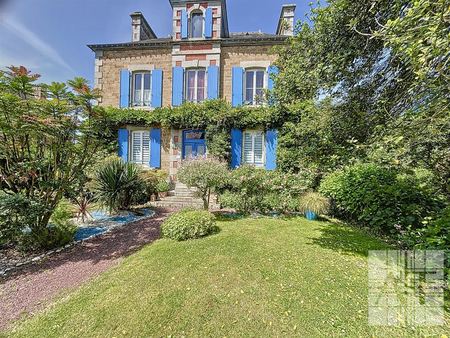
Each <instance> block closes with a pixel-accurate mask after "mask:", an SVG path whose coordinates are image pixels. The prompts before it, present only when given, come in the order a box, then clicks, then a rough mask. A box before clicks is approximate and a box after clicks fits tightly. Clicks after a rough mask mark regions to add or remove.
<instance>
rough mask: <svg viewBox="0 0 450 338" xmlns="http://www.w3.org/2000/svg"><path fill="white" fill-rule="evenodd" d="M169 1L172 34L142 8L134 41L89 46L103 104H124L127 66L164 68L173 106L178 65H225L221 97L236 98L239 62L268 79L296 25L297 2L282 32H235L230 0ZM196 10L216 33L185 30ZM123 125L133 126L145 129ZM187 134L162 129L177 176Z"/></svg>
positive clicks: (167, 102)
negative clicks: (159, 31) (156, 29)
mask: <svg viewBox="0 0 450 338" xmlns="http://www.w3.org/2000/svg"><path fill="white" fill-rule="evenodd" d="M169 2H170V4H171V5H172V22H173V33H172V36H171V37H170V38H162V39H161V38H157V37H156V35H155V34H154V33H153V30H152V29H151V27H150V25H149V24H148V23H147V21H146V20H145V18H144V17H143V15H142V13H140V12H135V13H132V14H131V18H132V25H131V33H132V34H131V35H132V41H131V42H127V43H119V44H103V45H91V46H89V47H90V48H91V49H92V50H93V51H94V52H95V87H96V88H98V89H99V90H100V91H101V95H102V98H101V99H100V100H99V104H100V105H102V106H112V107H119V106H121V71H122V70H124V69H126V70H128V72H129V73H130V74H132V73H133V72H136V71H150V72H151V71H153V70H156V69H158V70H162V74H163V76H162V95H161V96H162V100H161V103H162V104H161V105H162V106H171V105H172V102H173V83H172V78H173V76H174V75H173V74H174V73H173V70H174V69H175V68H177V67H178V68H179V67H182V68H183V69H185V70H186V69H191V68H203V69H205V70H206V69H208V67H211V66H213V67H219V71H218V74H219V78H218V79H217V82H218V96H219V98H222V99H224V100H226V101H228V102H230V103H231V101H232V94H233V93H232V91H233V88H232V87H233V86H232V84H233V78H232V73H233V67H241V68H242V69H244V70H245V69H249V68H258V69H265V70H266V72H267V73H266V75H265V79H264V80H265V83H266V84H267V83H268V81H269V75H268V69H269V67H270V66H271V65H273V63H274V62H275V60H276V58H277V55H276V50H275V48H274V47H276V46H279V45H283V44H284V43H285V41H286V36H288V35H292V29H290V28H292V27H287V28H288V29H285V28H286V25H285V21H286V20H287V21H288V23H290V24H292V22H293V11H294V10H295V6H293V5H289V6H287V7H286V6H284V7H283V9H282V12H281V16H280V21H279V24H278V28H277V33H276V34H265V33H261V32H258V33H235V34H230V33H229V31H228V17H227V10H226V1H225V0H210V1H208V0H206V1H193V0H188V1H184V0H169ZM193 13H197V14H199V13H201V14H202V15H203V16H204V27H206V25H208V24H210V25H211V26H210V31H209V33H208V34H211V36H208V37H206V35H205V36H204V37H203V38H196V39H193V38H190V37H189V36H190V35H188V36H184V35H183V34H186V30H187V28H186V27H184V30H183V28H182V25H183V23H184V24H185V25H186V24H188V25H190V20H191V19H190V18H191V16H192V14H193ZM208 20H209V23H208V22H207V21H208ZM189 27H190V26H189ZM189 29H190V28H189ZM204 29H206V28H204ZM183 31H184V33H183ZM206 85H208V83H206ZM183 86H186V84H183ZM136 109H145V110H148V113H149V114H151V110H152V108H151V107H145V108H136ZM123 127H124V128H127V129H128V130H130V131H131V130H135V129H136V128H140V126H123ZM182 138H183V131H182V130H169V129H162V131H161V169H162V170H165V171H167V172H168V173H169V174H170V175H171V178H172V179H174V180H176V174H177V171H178V168H179V166H180V164H181V160H182V150H183V140H182Z"/></svg>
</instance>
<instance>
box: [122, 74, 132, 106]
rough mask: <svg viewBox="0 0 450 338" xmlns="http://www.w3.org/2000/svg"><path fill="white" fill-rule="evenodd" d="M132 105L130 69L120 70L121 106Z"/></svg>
mask: <svg viewBox="0 0 450 338" xmlns="http://www.w3.org/2000/svg"><path fill="white" fill-rule="evenodd" d="M129 106H130V72H129V71H128V69H121V70H120V108H128V107H129Z"/></svg>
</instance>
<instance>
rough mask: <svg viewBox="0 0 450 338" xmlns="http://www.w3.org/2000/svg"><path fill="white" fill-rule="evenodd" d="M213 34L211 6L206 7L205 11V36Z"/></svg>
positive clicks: (209, 36) (208, 36)
mask: <svg viewBox="0 0 450 338" xmlns="http://www.w3.org/2000/svg"><path fill="white" fill-rule="evenodd" d="M212 35H213V14H212V8H207V9H206V12H205V38H207V39H209V38H212Z"/></svg>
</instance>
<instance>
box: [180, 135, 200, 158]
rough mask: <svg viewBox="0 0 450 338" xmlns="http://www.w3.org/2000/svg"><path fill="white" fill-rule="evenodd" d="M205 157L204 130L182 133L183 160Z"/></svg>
mask: <svg viewBox="0 0 450 338" xmlns="http://www.w3.org/2000/svg"><path fill="white" fill-rule="evenodd" d="M204 156H206V133H205V131H204V130H185V131H183V159H189V158H195V157H204Z"/></svg>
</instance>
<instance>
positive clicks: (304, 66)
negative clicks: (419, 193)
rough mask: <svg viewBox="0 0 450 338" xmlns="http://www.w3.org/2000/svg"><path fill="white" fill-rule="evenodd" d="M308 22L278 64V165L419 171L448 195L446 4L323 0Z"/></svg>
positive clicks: (434, 1) (407, 0) (437, 0)
mask: <svg viewBox="0 0 450 338" xmlns="http://www.w3.org/2000/svg"><path fill="white" fill-rule="evenodd" d="M310 20H311V24H306V23H305V24H302V25H299V26H298V28H297V34H296V36H294V37H293V38H292V39H291V40H290V43H289V45H288V46H287V47H285V48H282V49H281V51H280V58H279V60H278V62H277V64H278V67H279V69H280V72H279V75H278V76H277V78H276V79H275V83H276V86H275V94H276V97H277V100H278V102H279V103H280V106H281V107H280V109H282V110H283V111H285V112H287V113H286V119H285V121H287V123H286V124H285V125H284V127H283V128H282V130H281V135H280V165H281V166H282V167H283V168H291V169H294V170H301V169H302V167H306V168H308V169H311V168H312V169H314V170H316V171H317V173H318V175H319V176H320V174H321V173H323V172H326V171H328V170H330V169H336V167H337V168H339V167H341V166H343V165H345V164H350V163H352V162H353V161H354V160H355V157H356V158H357V159H363V160H365V161H375V162H380V161H381V162H382V163H383V164H386V165H389V166H395V167H401V168H402V169H406V170H412V169H416V168H424V169H427V170H429V171H431V172H432V173H433V174H434V175H435V176H436V177H437V178H438V179H439V182H440V183H439V187H440V189H441V191H442V192H444V193H446V194H447V196H449V198H450V188H449V187H448V180H449V176H448V175H449V174H448V173H449V163H450V155H449V154H450V144H449V139H450V137H449V136H450V134H449V129H450V128H449V127H450V113H449V109H448V108H449V99H450V93H449V91H448V88H449V87H450V83H449V79H450V78H449V75H450V74H449V69H450V67H448V63H449V55H450V47H449V46H450V42H449V40H448V30H449V27H450V23H449V22H450V21H449V7H448V0H418V1H414V2H412V1H410V0H370V1H350V0H330V1H328V2H327V6H324V7H317V8H313V9H312V10H311V13H310ZM326 99H328V103H327V102H326ZM324 103H325V104H324ZM302 106H303V108H302V109H298V108H299V107H302ZM311 112H313V113H312V114H311ZM330 113H331V114H330ZM305 124H309V126H308V125H305ZM333 166H335V168H333Z"/></svg>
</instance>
